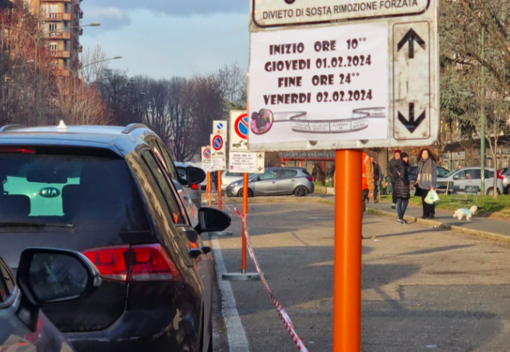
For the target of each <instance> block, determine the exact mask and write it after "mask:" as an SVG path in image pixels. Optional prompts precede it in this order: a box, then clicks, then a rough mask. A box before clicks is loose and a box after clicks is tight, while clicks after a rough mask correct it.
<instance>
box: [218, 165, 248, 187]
mask: <svg viewBox="0 0 510 352" xmlns="http://www.w3.org/2000/svg"><path fill="white" fill-rule="evenodd" d="M250 176H251V175H250ZM243 177H244V174H241V173H237V172H230V171H228V170H225V171H223V173H222V174H221V190H222V191H223V192H226V191H227V187H228V186H229V185H230V184H231V183H232V182H235V181H239V180H240V179H242V178H243Z"/></svg>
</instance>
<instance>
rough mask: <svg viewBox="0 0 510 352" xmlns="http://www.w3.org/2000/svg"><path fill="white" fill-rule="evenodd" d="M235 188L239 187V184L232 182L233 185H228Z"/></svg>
mask: <svg viewBox="0 0 510 352" xmlns="http://www.w3.org/2000/svg"><path fill="white" fill-rule="evenodd" d="M237 186H239V182H234V183H232V184H231V185H230V187H237Z"/></svg>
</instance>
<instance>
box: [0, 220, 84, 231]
mask: <svg viewBox="0 0 510 352" xmlns="http://www.w3.org/2000/svg"><path fill="white" fill-rule="evenodd" d="M2 227H36V228H43V227H60V228H66V229H72V228H74V225H73V224H46V223H44V222H30V221H26V222H23V221H13V222H0V228H2Z"/></svg>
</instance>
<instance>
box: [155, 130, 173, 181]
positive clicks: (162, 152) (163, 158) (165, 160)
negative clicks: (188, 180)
mask: <svg viewBox="0 0 510 352" xmlns="http://www.w3.org/2000/svg"><path fill="white" fill-rule="evenodd" d="M147 144H149V145H150V146H151V147H152V149H153V150H154V154H156V156H157V157H158V159H159V161H160V162H161V164H163V166H164V168H165V170H166V171H167V172H168V174H169V175H170V178H171V179H172V180H177V181H178V180H179V176H178V175H177V170H175V166H174V163H173V162H172V159H171V158H170V155H168V152H167V151H166V148H165V147H164V146H163V145H162V143H160V142H159V141H158V140H157V139H156V138H149V139H148V140H147Z"/></svg>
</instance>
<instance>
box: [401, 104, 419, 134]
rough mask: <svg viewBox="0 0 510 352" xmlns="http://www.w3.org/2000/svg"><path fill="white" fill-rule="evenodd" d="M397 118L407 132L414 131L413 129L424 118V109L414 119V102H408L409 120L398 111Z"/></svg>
mask: <svg viewBox="0 0 510 352" xmlns="http://www.w3.org/2000/svg"><path fill="white" fill-rule="evenodd" d="M398 119H399V120H400V122H402V124H403V125H404V126H405V127H406V128H407V129H408V131H409V132H411V133H414V131H415V130H416V129H417V128H418V127H419V126H420V125H421V123H422V122H423V121H424V120H425V111H424V112H422V113H421V115H420V116H419V117H418V120H416V121H415V120H414V103H409V120H406V118H405V117H404V116H403V115H402V114H401V113H400V111H399V112H398Z"/></svg>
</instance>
